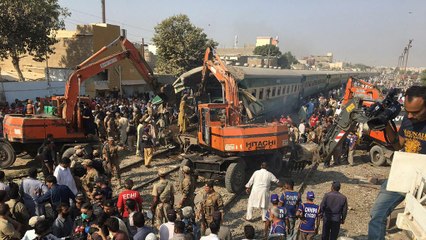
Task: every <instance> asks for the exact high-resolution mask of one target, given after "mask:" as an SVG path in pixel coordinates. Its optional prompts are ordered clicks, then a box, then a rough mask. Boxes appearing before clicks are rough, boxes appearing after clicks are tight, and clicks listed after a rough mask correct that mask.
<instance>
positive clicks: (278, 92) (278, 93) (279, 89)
mask: <svg viewBox="0 0 426 240" xmlns="http://www.w3.org/2000/svg"><path fill="white" fill-rule="evenodd" d="M279 95H281V87H278V90H277V96H279Z"/></svg>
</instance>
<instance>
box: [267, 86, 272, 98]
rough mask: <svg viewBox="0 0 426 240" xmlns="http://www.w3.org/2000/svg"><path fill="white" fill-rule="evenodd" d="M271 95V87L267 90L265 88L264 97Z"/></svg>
mask: <svg viewBox="0 0 426 240" xmlns="http://www.w3.org/2000/svg"><path fill="white" fill-rule="evenodd" d="M270 97H271V89H270V88H268V89H267V90H266V98H270Z"/></svg>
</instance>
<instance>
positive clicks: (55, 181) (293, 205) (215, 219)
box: [0, 92, 417, 240]
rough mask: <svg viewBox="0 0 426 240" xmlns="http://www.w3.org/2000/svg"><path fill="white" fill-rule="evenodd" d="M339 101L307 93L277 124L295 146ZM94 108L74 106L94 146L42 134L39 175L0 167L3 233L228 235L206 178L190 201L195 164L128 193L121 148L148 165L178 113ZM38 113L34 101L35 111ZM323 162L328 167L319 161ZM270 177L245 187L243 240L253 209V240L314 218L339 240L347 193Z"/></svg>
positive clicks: (320, 130) (311, 231) (103, 102)
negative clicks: (175, 177)
mask: <svg viewBox="0 0 426 240" xmlns="http://www.w3.org/2000/svg"><path fill="white" fill-rule="evenodd" d="M416 94H417V93H416ZM337 99H338V96H337V93H335V92H331V93H329V95H328V97H327V98H326V97H325V96H319V97H318V98H312V99H310V100H309V101H307V103H306V104H304V105H303V106H302V107H301V109H300V111H299V114H298V118H299V119H300V123H298V124H296V121H294V120H293V119H292V118H291V117H290V116H281V118H280V119H275V120H274V121H275V122H276V123H277V124H287V125H288V126H289V127H290V134H289V136H290V140H291V142H292V143H294V144H296V143H307V142H315V143H319V142H321V141H322V139H323V138H324V136H325V134H326V133H327V131H328V130H329V129H330V127H331V125H332V124H333V122H334V121H335V119H336V116H338V115H339V114H340V111H341V105H340V103H339V101H338V100H337ZM184 100H185V98H184ZM28 104H33V103H28ZM91 104H93V105H90V104H87V103H86V104H82V105H81V111H82V116H83V119H84V121H83V127H84V129H85V131H86V134H87V136H88V137H90V136H91V135H93V136H96V137H98V138H99V139H101V140H102V141H103V144H102V146H101V147H100V148H99V149H92V148H88V147H86V146H76V147H75V148H73V149H70V150H67V151H66V152H65V153H64V155H63V156H62V157H61V158H58V157H57V152H58V151H57V149H56V147H55V139H54V138H53V136H51V135H49V136H47V138H46V140H45V142H44V143H43V145H42V146H41V147H40V149H39V159H40V160H41V161H42V166H43V176H40V175H38V171H37V169H36V168H31V169H29V171H28V177H26V178H24V179H22V180H21V181H20V183H15V182H9V183H7V181H6V179H5V178H6V176H5V174H4V172H3V171H0V239H61V238H62V239H138V240H139V239H158V238H159V239H204V240H206V239H226V240H228V239H232V231H231V230H230V228H229V226H226V225H224V222H223V219H224V217H226V213H225V212H224V206H223V204H224V203H223V199H222V196H221V195H220V194H219V193H218V192H217V191H215V186H214V182H213V181H209V182H206V183H205V185H204V191H203V194H202V195H203V196H202V198H201V199H202V200H201V201H200V202H198V204H195V202H194V199H195V196H194V195H195V193H194V192H195V186H196V185H195V184H196V180H195V179H194V174H193V169H191V168H189V167H187V166H185V167H182V168H181V171H182V174H183V176H184V177H183V179H182V181H180V182H179V183H178V186H177V185H176V184H175V183H173V182H171V181H170V180H168V179H167V172H166V171H165V170H164V169H159V171H158V176H159V178H160V180H159V181H158V182H157V183H155V184H154V186H153V190H152V193H151V195H152V199H153V200H152V201H151V202H149V203H147V202H144V199H145V200H146V197H144V196H141V195H140V193H139V191H137V190H135V189H133V187H134V182H133V180H132V179H126V180H125V181H122V180H121V177H120V169H119V163H120V159H119V155H118V153H119V152H120V151H128V152H130V153H131V154H137V155H140V156H141V157H142V152H143V158H144V163H145V166H146V167H147V168H150V167H151V161H152V154H153V148H154V147H155V146H158V145H161V144H163V145H165V144H167V143H168V140H167V137H165V136H166V135H167V134H166V133H164V132H167V131H168V129H167V128H168V127H169V126H170V125H171V124H172V123H174V122H176V121H178V122H180V121H179V120H178V119H179V118H183V120H184V121H187V119H185V118H186V116H178V115H179V111H178V110H177V109H174V108H172V107H170V106H168V105H167V104H165V103H161V104H157V105H153V104H152V103H151V102H150V101H149V99H148V101H146V100H138V99H134V100H129V99H101V98H98V99H95V101H94V102H92V103H91ZM184 104H185V103H183V104H182V102H181V105H184ZM29 108H30V109H31V107H28V106H27V108H26V111H28V109H29ZM181 108H182V109H184V110H185V108H186V106H181ZM36 109H38V108H37V107H36V105H33V111H38V110H36ZM136 123H138V124H137V125H136ZM181 123H182V122H181ZM179 125H181V124H179ZM183 127H184V128H186V126H183ZM180 130H181V131H182V129H180ZM356 140H357V134H356V133H352V134H351V135H350V136H349V137H348V139H347V140H346V142H347V144H346V145H347V151H348V152H347V154H342V152H338V153H337V154H335V158H334V160H333V161H334V164H335V165H337V164H340V163H341V158H342V156H347V157H348V161H349V163H350V164H353V159H352V160H350V158H351V155H353V152H352V154H351V150H353V148H354V145H355V144H354V142H356ZM325 166H331V164H330V163H329V162H328V163H327V162H326V163H325ZM114 178H115V180H116V181H115V182H114V181H112V180H113V179H114ZM271 183H276V184H278V186H280V187H281V183H280V182H279V180H278V179H277V178H276V177H275V176H274V175H273V174H272V173H271V172H269V171H268V167H267V164H266V163H263V164H262V169H261V170H259V171H256V172H255V173H254V174H253V176H252V178H251V179H250V181H249V182H248V183H247V185H246V187H247V192H248V193H249V194H250V197H249V202H248V205H247V215H246V218H245V220H246V221H248V223H247V224H246V225H245V226H244V234H245V237H246V239H254V238H255V231H254V228H253V225H252V224H251V222H252V221H253V216H252V208H261V209H262V216H261V219H262V221H263V222H264V224H265V229H264V233H263V234H262V235H261V236H260V235H259V234H257V238H263V237H265V238H274V237H278V238H281V239H282V238H283V236H285V237H287V239H296V238H297V239H313V237H314V236H315V235H316V234H317V233H318V228H319V222H320V219H322V221H323V229H322V239H336V238H337V235H338V233H339V228H340V224H343V223H344V221H345V218H346V214H347V213H346V212H347V199H346V197H345V196H343V195H342V194H341V193H339V190H340V188H341V185H340V183H339V182H337V181H335V182H333V183H332V186H331V191H330V192H329V193H327V194H326V195H325V196H324V197H323V200H322V202H321V204H317V203H315V193H314V192H313V191H308V192H307V193H306V198H305V201H302V196H301V195H300V194H299V193H298V192H296V191H295V190H294V189H293V187H294V182H293V181H286V182H285V184H284V186H283V187H282V192H281V193H280V195H275V194H272V195H270V186H271ZM119 189H120V190H119ZM178 195H179V196H182V197H181V198H177V196H178ZM144 205H145V207H144ZM147 205H149V207H146V206H147ZM148 220H152V221H148ZM296 221H299V224H295V223H296ZM296 226H297V227H296Z"/></svg>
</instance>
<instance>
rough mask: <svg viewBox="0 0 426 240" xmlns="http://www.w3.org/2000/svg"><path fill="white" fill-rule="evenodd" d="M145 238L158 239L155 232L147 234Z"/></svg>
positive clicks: (149, 239)
mask: <svg viewBox="0 0 426 240" xmlns="http://www.w3.org/2000/svg"><path fill="white" fill-rule="evenodd" d="M145 240H157V236H155V234H154V233H149V234H148V235H146V237H145Z"/></svg>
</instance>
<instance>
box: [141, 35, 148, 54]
mask: <svg viewBox="0 0 426 240" xmlns="http://www.w3.org/2000/svg"><path fill="white" fill-rule="evenodd" d="M146 46H148V45H146ZM141 55H142V58H143V59H145V38H142V44H141Z"/></svg>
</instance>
